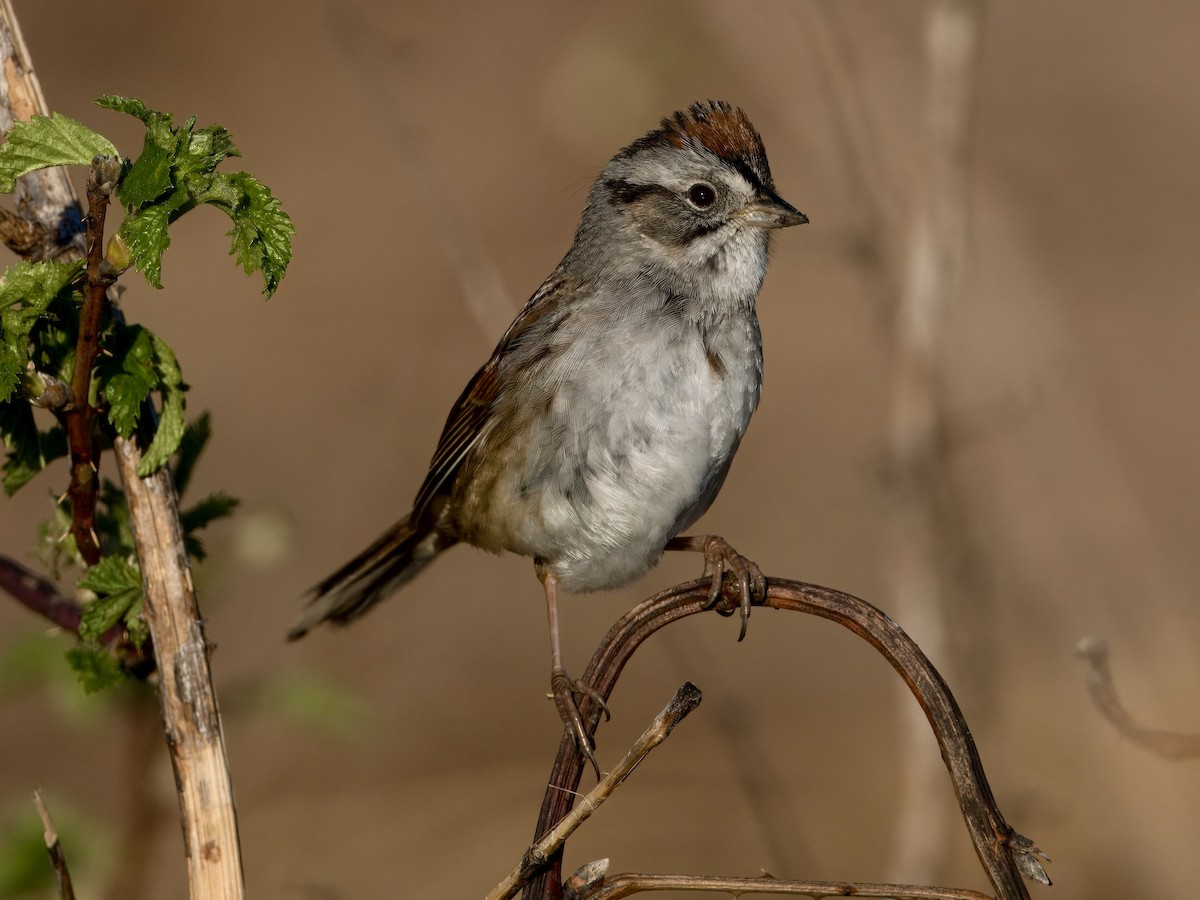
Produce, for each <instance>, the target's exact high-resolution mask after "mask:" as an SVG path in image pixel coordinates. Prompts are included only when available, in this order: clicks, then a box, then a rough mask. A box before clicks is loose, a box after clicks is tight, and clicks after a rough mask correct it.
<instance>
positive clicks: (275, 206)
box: [197, 172, 296, 297]
mask: <svg viewBox="0 0 1200 900" xmlns="http://www.w3.org/2000/svg"><path fill="white" fill-rule="evenodd" d="M197 199H198V200H199V201H200V202H203V203H212V204H213V205H214V206H216V207H218V208H219V209H222V210H224V211H225V213H226V214H227V215H228V216H229V217H230V218H231V219H233V229H232V230H231V231H230V232H229V236H230V237H231V238H232V239H233V243H232V246H231V247H230V250H229V252H230V254H231V255H233V256H236V257H237V261H238V262H239V263H240V264H241V266H242V268H243V269H244V270H245V272H246V274H247V275H249V274H251V273H252V272H254V271H256V270H261V271H262V275H263V283H264V286H263V293H264V294H266V295H267V296H268V297H270V296H271V295H272V294H274V293H275V290H276V289H277V288H278V287H279V282H280V280H281V279H282V278H283V276H284V273H285V272H287V267H288V263H290V262H291V261H292V235H294V234H295V233H296V228H295V226H293V225H292V220H291V218H290V217H289V216H288V214H287V213H285V212H284V211H283V208H282V207H281V206H280V205H279V201H278V200H276V199H275V197H273V196H272V195H271V191H270V189H269V188H267V186H266V185H264V184H262V182H260V181H258V179H256V178H254V176H252V175H249V174H247V173H246V172H234V173H232V174H228V175H218V176H216V177H215V178H214V179H213V188H212V191H211V192H210V194H209V195H207V196H201V197H199V198H197Z"/></svg>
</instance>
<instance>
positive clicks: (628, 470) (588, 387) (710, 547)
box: [288, 101, 808, 774]
mask: <svg viewBox="0 0 1200 900" xmlns="http://www.w3.org/2000/svg"><path fill="white" fill-rule="evenodd" d="M807 221H808V219H807V217H805V215H804V214H803V213H801V212H799V211H797V210H796V209H795V208H794V207H792V206H791V205H789V204H788V203H786V202H785V201H784V200H782V199H781V198H780V197H779V195H778V194H776V193H775V185H774V182H773V181H772V179H771V170H770V169H769V168H768V166H767V155H766V152H765V150H764V149H763V143H762V139H761V138H760V137H759V135H758V132H757V131H755V129H754V126H753V125H751V124H750V120H749V119H748V118H747V117H746V115H745V113H743V112H742V111H741V110H740V109H738V108H736V107H734V106H731V105H729V104H728V103H724V102H720V101H708V102H701V103H695V104H693V105H692V106H690V107H689V108H688V109H687V110H685V111H682V112H677V113H675V114H673V115H671V116H668V117H667V118H665V119H663V120H662V122H661V124H660V126H659V127H658V128H657V129H656V130H654V131H651V132H650V133H649V134H647V135H645V136H644V137H641V138H639V139H638V140H636V141H634V142H633V143H632V144H630V145H629V146H628V147H626V148H624V149H623V150H621V151H620V152H619V153H618V154H617V155H616V156H614V157H613V158H612V160H611V161H610V162H609V163H608V165H606V166H605V167H604V171H603V172H601V173H600V176H599V178H597V179H596V182H595V184H594V185H593V186H592V189H591V193H590V194H589V195H588V201H587V205H586V207H585V208H584V211H583V216H582V218H581V220H580V223H579V227H578V229H577V230H576V232H575V240H574V242H573V243H572V244H571V248H570V249H569V250H568V251H567V255H566V256H565V257H563V260H562V262H560V263H559V264H558V267H557V268H556V269H555V270H554V271H553V272H552V273H550V276H549V277H548V278H547V279H546V280H545V281H544V282H543V283H542V286H541V287H539V288H538V289H537V291H536V292H535V293H534V295H533V296H532V297H531V298H530V299H529V301H528V302H527V303H526V304H525V306H524V308H523V309H522V310H521V312H520V313H519V314H518V315H517V317H516V319H515V320H514V321H513V323H512V325H510V326H509V329H508V331H507V332H506V333H505V334H504V336H503V337H502V338H501V339H500V343H499V344H498V345H497V346H496V349H495V352H493V353H492V356H491V358H490V359H489V360H488V361H487V362H486V363H484V365H483V368H481V369H480V370H479V371H478V372H477V373H476V374H475V377H474V378H472V379H471V381H470V383H469V384H468V385H467V387H466V389H465V390H464V391H463V392H462V395H461V396H460V397H459V398H458V401H457V402H456V403H455V404H454V406H453V408H452V409H451V410H450V415H449V417H448V418H447V420H446V426H445V428H444V429H443V430H442V436H441V439H440V440H439V441H438V445H437V450H436V451H435V452H434V454H433V460H432V462H431V463H430V466H429V472H428V474H427V475H426V476H425V481H424V482H423V483H422V484H421V488H420V490H419V491H418V492H417V496H416V499H415V500H414V501H413V507H412V510H411V512H409V513H408V515H406V516H405V517H404V518H403V519H401V520H400V521H399V522H397V523H396V524H395V525H393V526H392V527H391V528H390V529H388V530H387V531H386V532H385V533H384V534H383V535H382V536H380V537H379V539H378V540H376V541H375V543H373V544H372V545H371V546H370V547H368V548H367V549H366V550H364V551H363V552H362V553H360V554H359V555H358V556H356V557H355V558H354V559H352V560H350V561H349V562H348V563H346V565H344V566H342V568H340V569H338V570H337V571H336V572H334V573H333V574H332V575H330V576H329V577H328V578H326V579H325V580H324V581H322V582H321V583H320V584H318V585H317V586H316V588H314V590H313V592H312V598H311V601H310V604H309V606H308V607H307V609H305V610H304V612H303V614H302V615H301V616H300V617H299V619H298V620H297V622H296V624H295V625H294V626H293V627H292V629H291V631H290V632H289V634H288V637H289V638H290V639H295V638H299V637H301V636H302V635H304V634H305V633H307V632H308V631H309V630H310V629H311V628H313V627H314V626H315V625H317V624H319V623H320V622H324V621H330V622H334V623H338V624H341V623H345V622H348V621H350V620H351V619H355V618H357V617H358V616H360V615H362V614H363V613H365V612H366V611H367V610H368V609H370V608H371V607H372V606H374V605H375V604H376V603H378V602H379V601H380V600H382V599H383V598H384V597H387V596H388V595H390V594H391V593H393V592H394V591H395V590H397V589H398V588H399V587H401V586H402V585H404V584H406V583H407V582H409V581H410V580H412V578H413V577H415V576H416V575H417V573H418V572H420V571H421V570H422V569H423V568H424V567H425V566H427V565H428V564H429V563H430V562H432V561H433V559H434V558H435V557H437V556H438V555H440V554H441V553H442V552H443V551H445V550H447V549H449V548H450V547H452V546H453V545H454V544H457V543H459V542H460V541H462V542H465V543H468V544H473V545H474V546H476V547H481V548H483V549H484V550H490V551H492V552H495V553H500V552H502V551H509V552H512V553H519V554H521V555H523V556H529V557H532V558H533V560H534V565H535V568H536V572H537V575H538V577H539V578H540V579H541V581H542V584H543V586H544V590H545V596H546V604H547V610H548V615H549V620H550V641H551V656H552V669H551V687H552V689H553V693H554V698H555V701H556V703H557V705H558V709H559V712H560V714H561V715H562V718H563V720H564V723H565V724H566V726H567V727H568V728H570V729H571V731H572V732H573V734H574V736H575V740H576V742H577V744H578V746H579V748H580V751H581V752H582V753H583V754H584V755H585V756H586V757H587V758H588V759H589V760H590V761H591V763H592V765H593V766H595V767H596V770H597V774H598V773H599V766H598V765H597V763H596V759H595V756H594V754H593V751H592V748H591V745H590V742H589V741H588V738H587V736H586V733H585V731H584V726H583V722H582V718H581V716H580V714H579V711H578V707H577V705H576V702H575V695H577V694H581V693H583V694H588V695H591V696H594V697H597V699H599V698H598V696H597V695H596V692H595V691H594V690H592V689H591V688H589V687H588V686H587V685H585V684H582V683H581V682H579V681H577V680H575V679H572V678H571V677H570V676H568V675H567V674H566V672H565V671H564V670H563V666H562V654H561V649H560V642H559V633H558V611H557V596H558V588H559V587H560V586H561V587H562V588H563V589H565V590H567V591H571V592H586V591H596V590H606V589H612V588H619V587H621V586H623V585H626V584H629V583H630V582H632V581H634V580H635V579H637V578H639V577H641V576H642V575H644V574H645V573H646V572H647V571H648V570H649V569H650V568H652V567H653V566H654V565H655V564H656V563H657V562H658V560H659V558H660V557H661V556H662V553H663V551H664V550H666V549H680V550H698V551H701V552H703V553H704V554H705V559H706V566H705V570H706V572H707V573H708V574H709V575H710V576H711V578H712V593H711V596H712V599H713V602H714V603H715V602H716V601H717V599H719V596H720V586H721V581H722V577H723V575H724V572H725V570H726V568H727V567H729V568H732V570H733V571H735V572H736V573H737V574H738V576H739V579H740V585H741V604H742V607H741V608H742V632H743V634H744V632H745V624H746V617H747V616H748V615H749V610H750V602H751V593H752V592H757V593H760V594H762V593H764V592H765V581H764V580H763V577H762V574H761V572H760V571H759V570H758V567H757V566H755V565H754V564H753V563H751V562H749V561H748V560H746V559H745V558H743V557H742V556H740V555H739V554H737V553H736V552H735V551H734V550H733V549H732V548H731V547H730V546H729V545H728V544H727V543H726V542H725V541H724V540H723V539H721V538H719V537H716V536H711V535H710V536H702V537H679V536H678V535H679V534H680V532H682V531H683V530H684V529H686V528H688V527H689V526H690V525H691V524H692V523H693V522H695V521H696V519H698V518H699V517H700V516H701V515H702V514H703V513H704V511H705V510H706V509H708V507H709V505H710V504H711V503H712V501H713V498H714V497H715V496H716V494H717V491H718V490H719V489H720V487H721V484H722V482H724V480H725V475H726V473H727V472H728V471H729V465H730V463H731V462H732V460H733V454H734V452H735V451H736V450H737V447H738V443H739V442H740V441H741V439H742V435H743V434H744V433H745V431H746V426H747V425H748V424H749V422H750V415H751V413H753V412H754V408H755V406H756V405H757V404H758V399H759V393H760V387H761V383H762V340H761V336H760V333H759V326H758V317H757V316H756V314H755V306H754V304H755V298H756V296H757V294H758V290H759V287H760V286H761V285H762V281H763V277H764V276H765V275H766V271H767V249H768V243H769V239H770V235H771V232H772V231H773V230H774V229H776V228H783V227H787V226H790V225H798V224H801V223H804V222H807Z"/></svg>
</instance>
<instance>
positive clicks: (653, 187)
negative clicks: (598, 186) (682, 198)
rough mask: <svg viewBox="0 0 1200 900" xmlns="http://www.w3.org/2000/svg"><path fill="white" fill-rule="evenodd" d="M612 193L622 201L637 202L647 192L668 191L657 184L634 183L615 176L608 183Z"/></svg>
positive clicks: (627, 202) (626, 202)
mask: <svg viewBox="0 0 1200 900" xmlns="http://www.w3.org/2000/svg"><path fill="white" fill-rule="evenodd" d="M607 187H608V189H609V191H610V192H611V193H612V195H613V196H614V197H615V198H616V199H617V200H620V201H621V202H622V203H625V204H629V203H636V202H637V201H638V200H641V199H642V198H643V197H645V196H646V195H647V194H653V193H655V192H663V191H666V189H665V188H663V187H661V186H660V185H657V184H634V183H633V182H632V181H626V180H625V179H624V178H614V179H612V180H611V181H609V182H608V185H607Z"/></svg>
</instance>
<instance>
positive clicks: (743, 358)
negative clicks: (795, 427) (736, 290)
mask: <svg viewBox="0 0 1200 900" xmlns="http://www.w3.org/2000/svg"><path fill="white" fill-rule="evenodd" d="M644 324H645V323H637V322H630V321H626V322H623V323H622V329H621V330H622V331H623V332H624V333H615V334H614V333H613V332H612V331H609V332H607V333H606V334H605V339H604V340H603V341H601V342H595V343H592V344H591V346H590V347H589V346H588V345H587V342H586V341H575V342H574V343H573V345H572V347H571V349H570V351H568V353H567V354H566V355H565V356H564V358H563V359H562V360H561V361H560V362H559V367H560V369H561V373H562V374H561V380H560V381H559V384H558V389H557V391H556V393H555V395H554V397H553V400H552V401H551V406H550V409H549V414H548V415H547V416H545V417H543V420H542V422H541V423H540V424H539V426H538V429H537V434H536V436H535V437H534V439H533V440H531V441H530V451H529V452H528V453H527V454H526V455H525V458H524V466H523V470H522V471H519V472H513V473H512V476H511V477H506V478H503V479H501V481H502V482H503V484H498V485H497V488H498V489H499V490H501V491H502V492H503V491H513V490H522V491H524V492H525V495H526V496H527V497H530V499H532V496H531V488H533V492H532V493H533V494H535V495H536V498H537V502H536V504H535V505H534V510H535V511H534V513H533V514H532V515H524V516H521V517H520V520H519V521H515V520H509V521H508V522H507V526H508V528H509V529H511V531H509V532H508V533H509V534H510V535H511V537H510V539H509V541H507V542H506V543H508V544H509V546H508V548H507V549H510V550H515V551H516V552H519V553H524V554H526V555H530V556H534V557H538V558H541V559H543V560H544V561H545V562H546V563H547V565H548V566H549V568H550V569H551V571H553V572H554V573H555V575H557V576H558V578H559V581H560V583H561V584H562V586H563V587H564V588H565V589H566V590H569V591H591V590H599V589H606V588H614V587H619V586H621V585H624V584H627V583H629V582H631V581H633V580H635V579H636V578H639V577H640V576H641V575H643V574H644V573H645V572H646V571H647V570H649V569H650V568H651V567H652V566H653V565H654V564H655V563H657V562H658V559H659V557H660V556H661V555H662V551H663V548H664V547H665V545H666V543H667V541H668V540H670V539H671V538H672V537H674V536H675V535H676V534H677V533H679V531H680V530H681V529H683V528H686V527H687V526H688V525H690V524H691V523H692V522H693V521H694V520H695V519H696V518H698V517H699V516H700V515H701V514H702V513H703V512H704V510H705V509H707V508H708V505H709V503H711V502H712V499H713V497H714V496H715V494H716V491H717V489H718V488H719V487H720V483H719V482H720V480H722V479H723V478H724V475H725V472H726V470H727V468H728V464H729V460H730V457H731V456H732V454H733V452H734V451H735V450H736V449H737V445H738V442H739V441H740V440H741V437H742V435H743V433H744V432H745V430H746V426H747V425H748V424H749V421H750V414H751V413H752V412H753V411H754V407H755V405H756V403H757V401H758V394H759V386H760V381H761V355H760V348H759V336H758V324H757V321H756V320H755V319H754V318H753V316H752V314H751V315H749V316H746V317H744V318H739V320H737V321H734V322H732V323H727V324H726V325H724V326H723V327H722V328H721V329H720V331H719V333H715V334H714V332H713V331H711V330H710V331H709V333H708V334H707V335H702V334H701V331H700V330H699V329H698V328H697V327H696V326H695V325H694V324H688V323H682V322H677V323H675V325H676V326H677V327H676V328H674V329H673V330H667V329H662V328H657V329H654V330H653V331H647V330H646V329H645V328H644V327H642V326H643V325H644ZM647 334H661V339H660V340H653V341H648V340H647V339H646V338H647ZM598 351H599V352H602V353H603V354H604V356H603V357H602V358H599V359H598V358H596V354H597V352H598ZM572 356H574V358H572ZM584 359H587V364H586V365H585V364H584V362H583V361H584ZM519 506H520V504H513V505H512V507H511V508H512V509H514V510H515V509H517V508H518V507H519ZM526 508H528V507H526Z"/></svg>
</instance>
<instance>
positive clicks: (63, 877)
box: [33, 791, 75, 900]
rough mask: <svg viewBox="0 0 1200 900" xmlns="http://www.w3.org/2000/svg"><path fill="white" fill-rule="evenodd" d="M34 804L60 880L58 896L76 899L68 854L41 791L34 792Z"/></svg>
mask: <svg viewBox="0 0 1200 900" xmlns="http://www.w3.org/2000/svg"><path fill="white" fill-rule="evenodd" d="M33 805H34V806H36V807H37V811H38V816H39V817H40V818H41V820H42V839H43V840H44V841H45V843H46V852H47V853H49V854H50V864H51V865H52V866H53V867H54V879H55V881H57V882H58V896H59V897H60V898H61V900H75V888H74V887H72V885H71V871H70V869H68V868H67V855H66V854H65V853H63V848H62V845H61V844H60V843H59V841H58V829H56V828H55V827H54V820H53V819H51V818H50V810H49V809H47V808H46V801H45V799H44V798H43V797H42V792H41V791H34V792H33Z"/></svg>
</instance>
